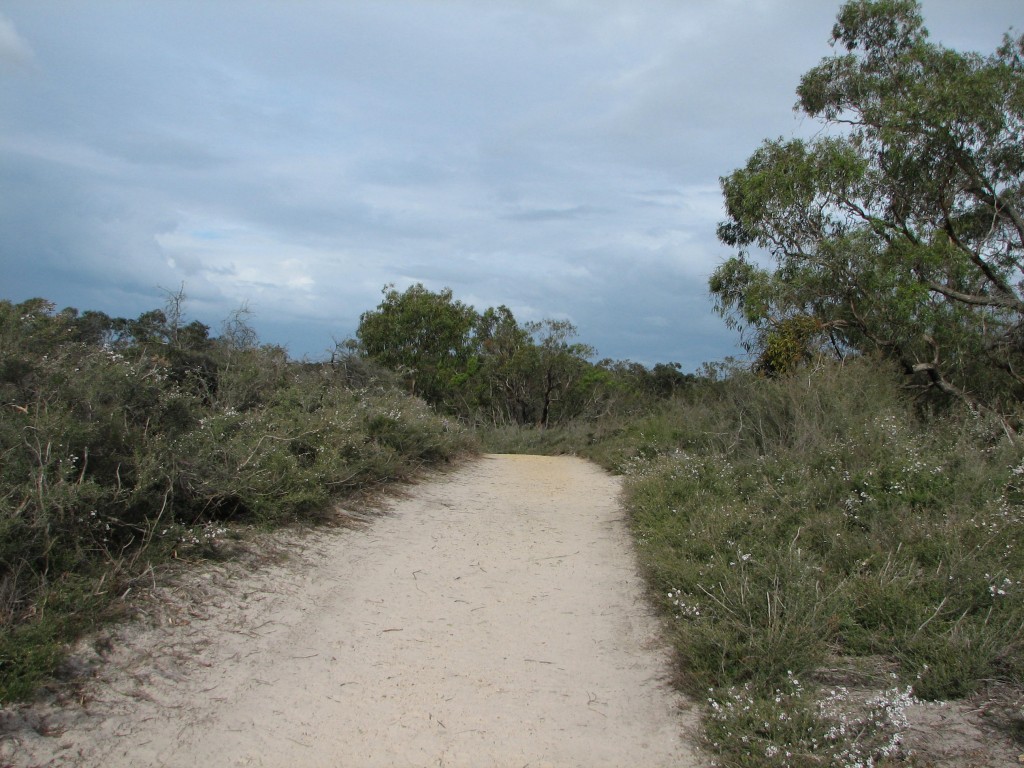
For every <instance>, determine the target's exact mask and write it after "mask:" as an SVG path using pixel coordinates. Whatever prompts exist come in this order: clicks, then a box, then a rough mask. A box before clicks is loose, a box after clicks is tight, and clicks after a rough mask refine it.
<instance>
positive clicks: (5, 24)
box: [0, 14, 35, 72]
mask: <svg viewBox="0 0 1024 768" xmlns="http://www.w3.org/2000/svg"><path fill="white" fill-rule="evenodd" d="M34 59H35V55H34V53H33V52H32V46H30V45H29V44H28V42H26V40H25V39H24V38H23V37H22V36H21V35H19V34H18V30H17V29H15V27H14V24H13V23H12V22H11V20H10V19H8V18H6V17H5V16H3V15H2V14H0V72H14V71H17V70H23V69H26V68H28V67H29V66H30V65H31V64H32V63H33V61H34Z"/></svg>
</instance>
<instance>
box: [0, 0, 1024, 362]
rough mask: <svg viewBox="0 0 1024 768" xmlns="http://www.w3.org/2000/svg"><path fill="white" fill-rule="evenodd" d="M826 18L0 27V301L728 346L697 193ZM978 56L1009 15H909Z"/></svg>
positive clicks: (937, 0)
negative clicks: (443, 318) (410, 306)
mask: <svg viewBox="0 0 1024 768" xmlns="http://www.w3.org/2000/svg"><path fill="white" fill-rule="evenodd" d="M839 6H840V2H838V0H837V1H836V2H821V1H820V0H761V1H760V2H756V3H751V2H746V1H744V2H739V0H693V1H691V0H686V1H685V2H679V1H678V0H676V1H673V2H668V1H665V2H662V1H661V0H651V1H650V2H644V3H634V2H612V1H610V0H609V1H604V0H602V1H600V2H583V1H582V0H580V1H579V2H573V1H570V0H565V1H563V2H554V1H552V2H525V1H520V2H511V1H502V2H487V3H478V2H470V1H469V0H436V1H435V0H418V1H415V2H414V1H412V0H409V1H406V2H398V1H395V0H383V1H376V0H375V2H372V3H371V2H360V3H337V2H319V1H317V0H307V1H306V2H303V3H301V4H294V3H285V2H283V1H282V2H260V3H252V2H221V3H215V4H211V3H206V2H198V1H196V2H185V1H180V2H179V1H173V2H172V1H171V0H161V1H160V2H148V3H144V4H137V3H123V2H104V1H101V0H92V1H91V2H89V3H65V2H47V1H45V0H43V1H41V0H13V1H8V2H5V3H4V4H3V5H2V6H0V269H2V274H3V284H4V289H3V296H0V298H8V299H11V300H14V301H22V300H24V299H27V298H29V297H32V296H44V297H46V298H48V299H51V300H52V301H54V302H56V303H57V305H58V306H65V305H71V306H76V307H79V308H80V309H97V310H103V311H106V312H108V313H110V314H117V315H124V316H132V315H135V314H138V313H139V312H141V311H144V310H147V309H151V308H152V307H154V306H157V305H159V304H160V303H162V301H163V299H164V297H165V293H164V290H163V289H168V290H177V289H178V288H179V286H181V285H182V284H184V288H185V293H186V294H187V295H188V297H189V302H188V305H187V311H188V313H189V317H190V319H192V318H194V319H199V320H202V321H203V322H206V323H208V324H211V325H212V326H214V328H213V330H214V332H217V330H218V329H217V324H218V323H219V322H220V321H221V320H222V319H224V318H225V317H227V316H228V315H229V313H230V312H231V311H232V310H233V309H235V308H237V307H238V306H239V305H242V304H248V306H249V308H250V309H251V310H253V312H254V316H253V323H254V325H255V326H256V327H257V329H258V331H259V334H260V338H261V339H262V340H264V341H267V342H271V343H277V344H283V345H285V346H287V348H288V350H289V351H290V353H291V354H292V355H294V356H302V355H309V356H312V357H320V356H322V355H323V354H324V353H325V351H326V350H327V349H329V348H331V347H333V341H332V337H333V338H338V339H340V338H343V337H345V336H350V335H352V334H353V333H354V332H355V329H356V326H357V324H358V321H359V315H360V314H361V313H362V312H364V311H366V310H368V309H371V308H373V307H375V306H376V305H377V304H378V302H379V301H380V299H381V288H382V286H383V285H384V284H386V283H394V284H395V285H397V286H398V287H399V288H400V289H401V288H405V287H407V286H409V285H412V284H414V283H423V284H424V285H425V286H427V287H428V288H430V289H432V290H439V289H441V288H442V287H445V286H448V287H451V288H452V290H453V292H454V295H455V296H456V297H457V298H458V299H460V300H462V301H464V302H466V303H467V304H470V305H473V306H476V307H477V308H478V309H480V310H483V309H485V308H486V307H488V306H497V305H501V304H504V305H507V306H508V307H510V308H511V309H512V310H513V311H514V312H515V315H516V317H517V318H519V319H520V320H523V321H531V320H539V319H541V318H555V319H567V320H570V321H571V322H573V323H574V324H575V325H576V326H577V327H578V328H579V331H580V336H581V339H582V340H584V341H585V342H586V343H588V344H590V345H592V346H594V347H596V349H597V351H598V353H599V355H600V356H602V357H614V358H620V359H621V358H630V359H633V360H638V361H641V362H645V363H648V364H651V363H654V362H658V361H668V360H674V361H679V362H681V363H682V364H683V366H684V369H686V370H693V369H695V368H696V367H697V366H699V364H700V363H701V362H703V361H710V360H716V359H720V358H722V357H724V356H726V355H730V354H736V353H737V350H738V347H737V343H736V342H737V337H736V334H735V333H734V332H733V331H731V330H729V329H728V328H726V327H725V325H724V324H723V323H722V321H721V318H719V317H718V316H717V315H715V314H714V313H713V312H712V302H711V299H710V298H709V297H708V295H707V278H708V275H709V274H711V272H712V271H713V270H714V269H715V267H716V266H717V265H718V264H719V263H720V262H721V261H722V260H723V259H724V258H725V257H726V256H727V255H728V250H727V249H726V248H724V247H723V246H722V245H721V244H719V243H718V242H717V240H716V238H715V225H716V223H717V222H718V221H719V220H721V219H722V218H723V216H724V214H723V209H722V202H721V194H720V190H719V186H718V178H719V177H720V176H723V175H726V174H728V173H730V172H731V171H733V170H734V169H736V168H737V167H740V166H742V165H743V163H744V162H745V161H746V159H747V158H748V157H749V156H750V155H751V153H752V152H754V151H755V150H756V148H757V147H758V146H759V144H760V142H761V140H762V139H764V138H768V137H777V136H784V137H792V136H809V135H812V134H813V133H814V132H815V131H818V130H819V125H818V124H816V123H813V122H812V121H809V120H806V119H805V120H801V119H800V118H799V116H798V115H796V114H795V113H794V112H793V111H792V110H791V107H792V105H793V104H794V102H795V101H796V96H795V93H794V91H795V88H796V85H797V83H798V81H799V78H800V75H801V74H803V73H804V72H806V71H807V70H808V69H810V68H811V67H813V66H814V65H815V64H816V63H817V62H818V61H819V60H820V59H821V58H822V57H823V56H826V55H828V54H829V53H830V50H831V49H830V48H829V46H828V37H829V33H830V30H831V28H832V24H833V22H834V20H835V16H836V12H837V10H838V8H839ZM923 12H924V17H925V23H926V25H927V27H928V28H929V30H930V31H931V35H932V39H933V40H935V41H937V42H941V43H943V44H944V45H947V46H949V47H953V48H957V49H973V50H980V51H983V52H986V53H987V52H990V51H992V50H994V49H995V47H996V46H997V45H998V44H999V41H1000V39H1001V36H1002V34H1003V33H1004V32H1006V31H1007V30H1008V29H1009V28H1010V27H1011V26H1013V25H1016V26H1017V27H1018V30H1019V28H1020V27H1021V26H1024V14H1022V13H1021V7H1020V3H1019V0H980V1H979V2H976V3H971V4H969V5H968V4H964V3H963V2H960V1H959V0H925V2H924V6H923Z"/></svg>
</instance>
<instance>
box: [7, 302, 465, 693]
mask: <svg viewBox="0 0 1024 768" xmlns="http://www.w3.org/2000/svg"><path fill="white" fill-rule="evenodd" d="M144 317H145V318H146V319H147V321H153V318H154V317H155V314H154V313H147V314H146V315H145V316H144ZM93 319H95V318H93ZM154 322H155V321H154ZM136 325H141V323H136ZM111 327H113V323H111ZM153 328H154V325H153V322H147V324H146V329H147V335H146V337H145V339H144V340H142V339H141V338H135V337H132V338H129V339H112V338H108V339H107V340H106V341H105V342H104V341H102V339H101V338H93V339H91V340H87V341H82V340H81V339H80V334H79V333H78V331H80V324H79V323H78V316H77V313H74V312H70V311H65V312H62V313H55V312H54V311H53V307H52V306H51V305H49V304H47V303H46V302H42V301H38V300H36V301H32V302H26V303H24V304H20V305H14V304H11V303H10V302H0V361H2V362H0V701H3V700H10V699H16V698H23V697H25V696H26V695H29V694H30V693H31V691H32V690H34V688H35V687H36V686H37V685H38V684H39V683H40V682H41V681H43V680H45V679H46V677H47V676H48V675H50V674H52V673H53V671H54V669H55V668H56V666H57V665H58V664H59V662H60V659H61V658H62V657H63V652H64V647H65V644H66V643H68V642H70V641H71V640H72V639H74V638H75V637H76V636H77V635H78V634H79V633H80V632H81V631H83V630H85V629H88V628H89V627H92V626H95V624H96V623H97V622H99V621H102V620H104V619H105V618H106V617H108V616H109V615H113V614H114V613H116V610H115V609H116V608H117V606H118V604H119V603H118V601H116V600H112V599H111V597H112V596H116V595H120V594H122V593H123V592H124V590H125V589H126V588H127V586H126V585H129V584H130V583H131V580H132V579H133V578H135V577H136V576H138V574H139V573H141V572H142V571H144V570H146V569H147V568H148V567H149V566H150V565H151V564H153V563H154V562H159V561H160V559H161V558H163V557H166V556H168V555H170V554H172V553H173V554H176V555H178V556H179V557H183V556H185V555H188V556H189V557H203V556H209V555H212V554H216V552H217V549H218V543H219V540H220V539H223V538H224V536H225V534H226V532H227V526H228V525H229V524H235V523H245V524H255V525H259V526H264V527H269V526H278V525H286V524H292V523H300V522H318V521H323V520H326V519H329V518H330V516H331V504H332V502H333V501H335V500H336V499H339V498H341V497H344V496H350V495H352V494H355V493H363V492H366V491H367V490H368V489H373V488H376V487H378V486H380V485H381V484H384V483H387V482H392V481H396V480H402V479H406V478H409V477H411V476H412V475H414V474H415V473H416V472H417V471H419V470H420V469H421V468H422V467H424V466H426V465H429V464H433V463H438V462H444V461H448V460H451V459H453V458H455V457H457V456H458V455H460V454H462V453H464V452H467V451H475V450H476V442H475V439H474V438H473V437H472V436H471V435H470V434H469V433H467V432H466V431H465V430H463V429H462V428H460V427H459V426H458V425H456V424H454V423H452V422H450V421H448V420H445V419H443V418H440V417H438V416H436V415H434V414H433V413H432V412H431V411H430V410H429V409H428V408H427V407H426V406H425V405H424V403H423V402H422V401H420V400H418V399H415V398H411V397H408V396H406V395H405V394H403V393H402V392H400V391H398V390H397V389H395V388H394V387H392V386H388V385H387V384H382V383H379V382H376V381H374V380H373V379H372V378H366V379H365V381H364V382H363V384H364V385H365V386H363V387H362V388H358V389H355V388H352V387H350V386H349V385H348V381H347V377H346V376H345V375H344V373H343V372H339V371H338V370H336V369H335V368H334V367H332V366H330V365H311V364H305V363H297V362H293V361H289V360H288V359H287V356H286V355H284V353H283V351H282V350H280V349H279V348H276V347H259V346H258V345H256V344H255V343H254V341H253V339H252V336H251V335H249V336H247V338H248V342H247V344H246V346H244V347H242V348H238V347H237V346H233V345H232V344H230V343H228V342H225V341H219V340H208V339H205V338H202V337H201V338H199V343H200V344H201V349H198V350H197V349H191V350H190V349H183V348H180V347H175V346H174V345H173V342H172V339H173V338H174V337H175V336H174V335H172V334H170V333H164V335H163V336H162V337H159V338H156V339H154V338H153V335H152V329H153ZM136 333H138V334H139V336H140V337H142V333H141V332H139V331H136ZM178 336H179V337H180V335H178ZM200 374H201V375H200Z"/></svg>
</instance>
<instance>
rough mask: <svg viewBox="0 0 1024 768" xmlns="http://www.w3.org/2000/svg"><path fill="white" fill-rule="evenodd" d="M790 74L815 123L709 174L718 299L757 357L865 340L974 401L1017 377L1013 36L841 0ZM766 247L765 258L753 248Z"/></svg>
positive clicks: (788, 356)
mask: <svg viewBox="0 0 1024 768" xmlns="http://www.w3.org/2000/svg"><path fill="white" fill-rule="evenodd" d="M832 44H833V47H834V48H835V49H836V53H835V54H833V55H832V56H829V57H827V58H825V59H824V60H822V62H821V63H820V64H819V65H818V66H816V67H814V68H813V69H812V70H810V71H809V72H808V73H806V74H805V75H804V76H803V78H802V79H801V81H800V84H799V88H798V89H797V94H798V96H799V101H798V103H797V106H796V108H797V109H798V110H800V111H802V112H803V113H804V114H806V115H808V116H810V117H812V118H815V119H817V120H819V121H820V122H821V123H822V124H823V129H822V130H821V131H820V132H819V135H818V137H817V138H814V139H807V140H805V139H789V140H786V139H782V138H780V139H775V140H767V141H765V142H764V143H763V144H762V146H761V147H760V148H759V149H758V150H757V151H756V152H755V153H754V154H753V155H752V156H751V157H750V159H749V160H748V161H747V164H746V165H745V166H744V167H743V168H740V169H738V170H736V171H734V172H733V173H732V174H730V175H729V176H727V177H724V178H723V179H722V190H723V194H724V197H725V207H726V212H727V219H726V221H724V222H722V223H721V224H720V225H719V229H718V235H719V238H720V239H721V240H722V242H724V243H725V244H727V245H729V246H732V247H734V248H735V249H736V251H737V252H736V254H735V255H734V256H733V257H731V258H730V259H728V260H727V261H726V262H724V263H723V264H722V265H721V266H720V267H719V268H718V269H717V270H716V271H715V273H714V274H713V275H712V277H711V279H710V288H711V291H712V293H713V295H714V296H715V297H716V300H717V306H718V309H719V311H720V312H721V313H722V314H723V315H724V316H726V318H727V319H728V321H729V322H731V323H733V324H734V325H736V326H742V327H746V328H748V329H751V330H753V335H752V336H751V337H749V344H750V346H751V348H752V349H753V350H754V351H755V352H757V353H758V365H759V367H760V368H761V369H762V370H764V371H765V372H768V373H784V372H786V371H788V370H791V369H792V368H793V367H795V366H797V365H799V364H800V362H801V361H802V360H803V359H804V358H806V357H807V356H808V355H811V354H814V353H816V352H820V351H822V350H831V352H832V353H834V354H838V355H844V354H849V353H851V352H852V353H858V352H861V353H862V352H868V351H875V352H880V353H882V354H884V355H885V356H888V357H890V358H892V359H894V360H896V361H897V362H898V363H899V364H900V365H901V366H902V367H903V369H904V370H905V371H906V373H907V374H908V375H909V376H911V377H912V378H913V380H914V382H915V383H916V384H919V385H921V386H923V387H925V388H928V389H932V390H939V391H942V392H944V393H946V394H948V395H953V396H955V397H958V398H962V399H965V400H968V401H970V402H972V403H974V404H976V405H981V406H983V407H1001V406H1006V405H1007V404H1008V403H1011V402H1015V401H1017V400H1019V399H1020V397H1021V395H1022V394H1024V325H1022V321H1024V207H1022V206H1024V201H1022V193H1024V138H1022V130H1021V129H1022V125H1024V36H1021V37H1017V38H1014V37H1012V36H1010V35H1009V34H1007V35H1006V36H1005V37H1004V39H1003V42H1002V44H1001V45H1000V46H999V47H998V48H997V49H996V51H995V52H993V53H991V54H988V55H983V54H979V53H971V52H958V51H955V50H951V49H948V48H945V47H943V46H941V45H938V44H935V43H933V42H931V41H930V40H929V39H928V32H927V29H926V28H925V26H924V23H923V19H922V16H921V8H920V6H919V4H918V3H916V2H914V1H913V0H853V1H852V2H848V3H846V4H845V5H844V6H843V7H842V9H841V10H840V13H839V16H838V18H837V21H836V24H835V26H834V28H833V30H832ZM765 255H767V257H768V258H767V259H765Z"/></svg>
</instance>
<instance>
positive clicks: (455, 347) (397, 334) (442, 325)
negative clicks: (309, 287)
mask: <svg viewBox="0 0 1024 768" xmlns="http://www.w3.org/2000/svg"><path fill="white" fill-rule="evenodd" d="M476 321H477V314H476V311H475V310H474V309H473V308H472V307H469V306H466V305H465V304H463V303H462V302H460V301H456V300H455V299H453V298H452V291H451V289H450V288H445V289H444V290H443V291H441V292H440V293H434V292H432V291H429V290H427V289H426V288H424V287H423V285H421V284H416V285H413V286H411V287H409V288H408V289H406V290H405V291H404V292H403V293H399V292H398V291H397V290H396V289H395V287H394V286H385V288H384V299H383V300H382V301H381V303H380V305H378V307H377V309H376V310H373V311H370V312H364V313H363V315H362V317H361V318H360V320H359V330H358V331H357V333H356V335H357V336H358V338H359V341H360V343H361V344H362V346H363V349H364V350H365V352H366V354H367V355H368V356H369V357H371V358H373V359H375V360H376V361H377V362H379V363H380V364H381V365H383V366H385V367H387V368H391V369H393V370H396V371H398V372H399V373H400V374H401V375H402V376H403V378H404V379H405V380H406V382H407V384H408V386H409V391H410V392H412V393H413V394H418V395H420V396H421V397H423V398H424V399H425V400H426V401H427V402H430V403H435V404H438V405H442V406H444V405H449V406H450V405H451V404H452V401H453V399H454V398H455V397H457V393H458V390H460V389H461V387H460V386H459V385H460V384H461V383H462V375H463V374H464V373H465V371H466V369H467V367H468V365H469V361H470V357H471V356H472V353H473V345H472V340H471V331H472V329H473V326H474V325H475V323H476Z"/></svg>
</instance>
